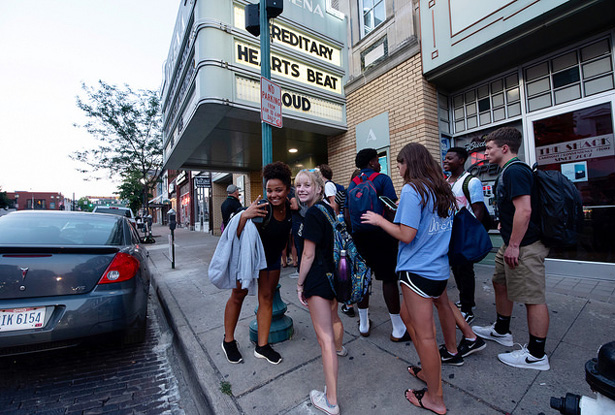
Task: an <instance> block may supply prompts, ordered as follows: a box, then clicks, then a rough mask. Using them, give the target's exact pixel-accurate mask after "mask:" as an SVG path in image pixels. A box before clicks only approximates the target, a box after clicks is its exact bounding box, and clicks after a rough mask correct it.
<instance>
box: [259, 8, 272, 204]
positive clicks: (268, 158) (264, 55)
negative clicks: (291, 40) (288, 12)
mask: <svg viewBox="0 0 615 415" xmlns="http://www.w3.org/2000/svg"><path fill="white" fill-rule="evenodd" d="M259 23H260V29H261V33H260V38H261V76H262V77H263V78H267V79H269V80H270V79H271V46H270V45H271V42H270V39H269V16H268V15H267V1H266V0H261V2H260V13H259ZM261 135H262V140H263V167H265V166H266V165H267V164H269V163H271V162H272V161H273V138H272V132H271V126H270V125H269V124H267V123H266V122H262V121H261ZM264 185H265V183H264V182H263V195H266V194H267V192H266V191H265V188H264V187H265V186H264Z"/></svg>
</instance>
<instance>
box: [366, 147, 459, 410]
mask: <svg viewBox="0 0 615 415" xmlns="http://www.w3.org/2000/svg"><path fill="white" fill-rule="evenodd" d="M397 168H398V169H399V174H400V176H401V177H402V178H403V179H404V186H403V188H402V191H401V197H400V200H399V206H398V209H397V213H396V215H395V220H394V222H393V223H391V222H389V221H387V220H386V219H385V218H383V217H382V216H380V215H378V214H376V213H374V212H367V213H365V214H364V215H363V216H362V217H361V219H362V221H363V222H364V223H369V224H372V225H376V226H379V227H381V228H382V229H383V230H384V231H386V232H387V233H388V234H390V235H391V236H393V237H394V238H396V239H398V240H399V249H398V254H397V268H396V271H397V275H398V276H399V279H400V282H401V287H402V295H403V304H402V309H401V314H402V318H403V320H404V322H405V323H406V325H407V326H408V331H409V332H410V334H411V336H412V341H413V342H414V346H415V347H416V351H417V353H418V355H419V358H420V360H421V364H422V367H421V368H418V367H411V368H409V370H410V369H412V370H411V374H412V375H414V376H415V377H417V378H419V379H421V380H423V381H424V382H425V383H427V388H426V389H421V390H412V389H408V390H406V392H405V397H406V399H407V400H408V401H409V402H410V403H412V404H413V405H415V406H417V407H421V408H425V409H428V410H430V411H432V412H434V413H436V414H445V413H446V406H445V404H444V399H443V395H442V374H441V360H440V353H439V351H438V345H437V342H436V337H435V326H434V318H433V305H435V304H436V303H438V305H442V304H444V303H446V304H448V297H447V296H446V282H447V280H448V278H449V264H448V256H447V254H448V245H449V242H450V238H451V229H452V226H453V217H452V214H453V212H454V209H455V206H456V205H455V197H454V195H453V193H452V191H451V187H450V185H449V184H448V183H446V181H445V180H444V178H443V176H442V172H441V169H440V166H439V164H438V163H437V162H436V161H435V160H434V158H433V157H432V156H431V154H430V153H429V151H428V150H427V149H426V148H425V146H423V145H421V144H417V143H410V144H408V145H406V146H405V147H404V148H403V149H402V150H401V151H400V152H399V155H398V156H397ZM447 307H449V306H448V305H447ZM439 308H440V307H439ZM442 308H446V307H442ZM439 311H440V310H439ZM445 311H447V312H450V313H451V314H452V311H451V310H450V308H448V309H447V310H445ZM441 324H442V326H443V327H442V330H443V331H444V332H445V333H451V332H452V333H453V334H454V332H455V326H454V324H455V323H454V319H453V318H445V319H442V318H441ZM453 342H454V340H453ZM447 343H448V342H447ZM453 344H454V343H453ZM453 348H454V347H453ZM420 372H422V373H420ZM419 373H420V375H419Z"/></svg>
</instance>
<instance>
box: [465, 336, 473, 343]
mask: <svg viewBox="0 0 615 415" xmlns="http://www.w3.org/2000/svg"><path fill="white" fill-rule="evenodd" d="M464 338H465V339H466V340H467V341H469V342H475V341H476V336H474V338H472V339H468V338H467V337H465V336H464Z"/></svg>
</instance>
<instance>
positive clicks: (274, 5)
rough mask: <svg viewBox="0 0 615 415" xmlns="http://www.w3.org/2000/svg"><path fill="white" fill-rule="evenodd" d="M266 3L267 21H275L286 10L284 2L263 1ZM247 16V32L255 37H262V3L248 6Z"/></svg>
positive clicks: (277, 0) (275, 0)
mask: <svg viewBox="0 0 615 415" xmlns="http://www.w3.org/2000/svg"><path fill="white" fill-rule="evenodd" d="M261 1H265V2H266V4H265V10H266V11H267V19H273V18H275V17H278V16H279V15H280V14H282V11H283V10H284V1H283V0H261ZM245 15H246V21H245V23H246V30H247V31H248V32H249V33H250V34H252V35H254V36H257V37H258V36H260V34H261V29H260V3H256V4H246V8H245Z"/></svg>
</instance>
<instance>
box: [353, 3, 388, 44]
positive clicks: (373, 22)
mask: <svg viewBox="0 0 615 415" xmlns="http://www.w3.org/2000/svg"><path fill="white" fill-rule="evenodd" d="M359 10H360V12H359V13H361V17H362V18H361V33H362V36H366V35H368V34H369V33H370V32H371V31H372V30H374V29H375V28H376V27H378V26H379V25H380V24H381V23H382V22H384V20H385V19H386V8H385V5H384V0H359Z"/></svg>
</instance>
